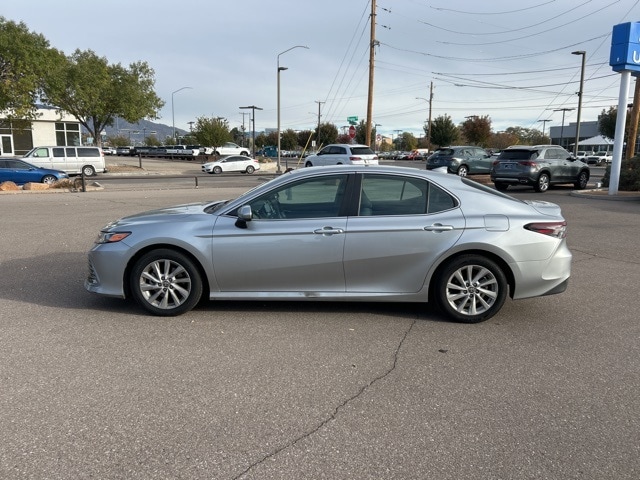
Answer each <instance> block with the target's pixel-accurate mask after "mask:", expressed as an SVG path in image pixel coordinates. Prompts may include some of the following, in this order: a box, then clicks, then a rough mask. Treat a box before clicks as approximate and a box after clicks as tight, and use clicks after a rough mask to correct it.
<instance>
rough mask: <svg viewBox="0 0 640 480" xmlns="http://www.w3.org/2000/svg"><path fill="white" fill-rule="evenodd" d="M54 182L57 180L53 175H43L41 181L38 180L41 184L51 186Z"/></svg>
mask: <svg viewBox="0 0 640 480" xmlns="http://www.w3.org/2000/svg"><path fill="white" fill-rule="evenodd" d="M56 180H58V179H57V178H56V177H55V176H54V175H45V176H44V177H42V180H40V181H41V182H42V183H46V184H48V185H51V184H52V183H53V182H55V181H56Z"/></svg>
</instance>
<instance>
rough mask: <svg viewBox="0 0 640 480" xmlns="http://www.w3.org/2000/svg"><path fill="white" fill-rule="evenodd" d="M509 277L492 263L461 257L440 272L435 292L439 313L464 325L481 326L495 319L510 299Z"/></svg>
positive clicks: (481, 259) (465, 256)
mask: <svg viewBox="0 0 640 480" xmlns="http://www.w3.org/2000/svg"><path fill="white" fill-rule="evenodd" d="M508 288H509V287H508V282H507V277H506V275H505V274H504V272H503V271H502V269H501V268H500V266H498V264H497V263H495V262H494V261H493V260H490V259H488V258H486V257H482V256H479V255H462V256H460V257H457V258H455V259H453V260H452V261H450V262H449V263H448V264H446V265H445V266H444V268H443V269H442V270H441V271H440V274H439V275H438V276H437V278H436V284H435V286H434V289H433V294H434V299H435V301H436V304H437V305H438V307H439V308H440V310H441V311H442V312H443V313H444V314H445V315H446V316H447V317H449V318H450V319H452V320H454V321H456V322H461V323H478V322H482V321H484V320H487V319H489V318H491V317H492V316H494V315H495V314H496V313H498V311H499V310H500V309H501V308H502V305H503V304H504V301H505V299H506V298H507V290H508Z"/></svg>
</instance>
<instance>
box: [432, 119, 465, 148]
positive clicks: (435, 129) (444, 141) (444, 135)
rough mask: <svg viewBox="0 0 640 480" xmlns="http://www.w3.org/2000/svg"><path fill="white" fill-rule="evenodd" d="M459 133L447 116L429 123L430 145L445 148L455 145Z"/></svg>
mask: <svg viewBox="0 0 640 480" xmlns="http://www.w3.org/2000/svg"><path fill="white" fill-rule="evenodd" d="M458 136H459V132H458V127H456V126H455V125H454V123H453V121H452V120H451V117H450V116H449V115H447V114H444V115H440V116H439V117H436V118H435V119H434V120H433V122H431V143H433V144H434V145H437V146H439V147H445V146H447V145H451V144H453V143H455V141H456V140H457V139H458Z"/></svg>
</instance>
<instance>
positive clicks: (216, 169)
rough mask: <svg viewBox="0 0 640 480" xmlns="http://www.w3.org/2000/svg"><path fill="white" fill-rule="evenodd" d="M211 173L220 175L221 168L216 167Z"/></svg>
mask: <svg viewBox="0 0 640 480" xmlns="http://www.w3.org/2000/svg"><path fill="white" fill-rule="evenodd" d="M213 173H216V174H217V173H222V168H220V167H218V166H215V167H213Z"/></svg>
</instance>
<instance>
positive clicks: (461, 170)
mask: <svg viewBox="0 0 640 480" xmlns="http://www.w3.org/2000/svg"><path fill="white" fill-rule="evenodd" d="M456 173H457V174H458V176H460V177H466V176H467V175H468V174H469V167H467V166H466V165H460V167H459V168H458V171H457V172H456Z"/></svg>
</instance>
